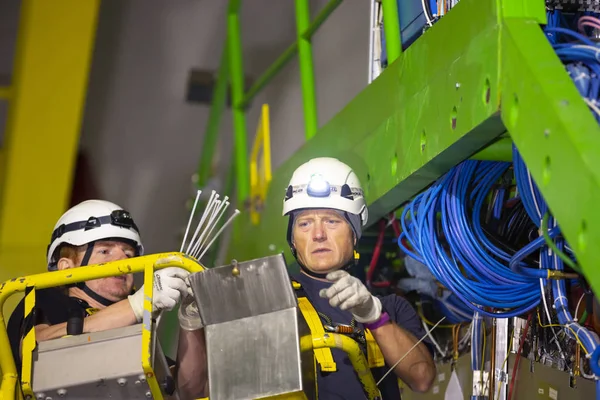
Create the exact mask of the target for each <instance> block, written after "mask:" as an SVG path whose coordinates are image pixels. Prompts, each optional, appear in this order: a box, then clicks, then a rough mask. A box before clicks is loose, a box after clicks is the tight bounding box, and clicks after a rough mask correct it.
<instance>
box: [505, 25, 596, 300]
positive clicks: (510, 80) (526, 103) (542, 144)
mask: <svg viewBox="0 0 600 400" xmlns="http://www.w3.org/2000/svg"><path fill="white" fill-rule="evenodd" d="M503 32H505V35H504V36H503V43H504V45H503V48H502V58H503V64H502V68H503V74H502V76H503V80H502V86H503V92H502V104H503V107H502V120H503V121H504V123H505V124H506V126H507V128H508V129H509V132H510V134H511V137H512V139H513V141H514V142H515V144H516V146H517V148H518V149H519V151H520V153H521V154H522V156H523V158H524V160H525V162H526V164H527V166H528V168H529V169H530V171H531V174H532V176H533V178H534V180H535V181H536V182H537V183H538V186H539V188H540V191H541V193H542V194H543V196H544V198H545V199H546V201H547V202H548V205H549V207H550V209H551V210H552V213H553V214H554V215H555V216H556V218H557V220H558V222H559V223H560V227H561V230H562V232H563V233H564V235H565V238H566V239H567V240H568V241H569V243H570V245H571V247H572V248H573V250H574V251H575V254H576V256H577V260H578V261H579V263H580V264H581V266H582V268H583V271H584V274H585V276H586V278H587V279H588V281H589V282H590V284H591V286H592V288H593V289H594V291H595V293H596V294H599V293H600V274H598V268H597V267H598V258H597V256H598V251H597V248H596V245H597V244H598V243H600V213H598V204H600V127H599V126H598V123H597V122H596V120H595V119H594V117H593V116H592V113H591V112H590V111H589V109H588V107H587V105H586V104H585V103H584V101H583V99H582V98H581V95H580V94H579V92H578V91H577V89H576V87H575V85H574V84H573V82H572V81H571V78H570V77H569V76H568V74H567V73H566V72H565V69H564V67H563V65H562V63H560V61H559V60H558V58H557V57H556V55H555V53H554V51H553V49H552V48H551V46H550V44H549V43H548V41H547V40H546V38H545V37H544V35H543V33H542V32H541V30H540V28H539V26H538V25H537V24H535V23H531V22H530V21H527V20H522V19H516V18H515V19H507V20H505V21H504V24H503Z"/></svg>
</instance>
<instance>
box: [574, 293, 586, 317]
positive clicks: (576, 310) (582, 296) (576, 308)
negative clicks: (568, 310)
mask: <svg viewBox="0 0 600 400" xmlns="http://www.w3.org/2000/svg"><path fill="white" fill-rule="evenodd" d="M584 297H585V293H582V294H581V297H580V298H579V301H578V302H577V306H576V307H575V315H574V316H573V318H577V315H578V314H579V306H580V305H581V301H582V300H583V298H584Z"/></svg>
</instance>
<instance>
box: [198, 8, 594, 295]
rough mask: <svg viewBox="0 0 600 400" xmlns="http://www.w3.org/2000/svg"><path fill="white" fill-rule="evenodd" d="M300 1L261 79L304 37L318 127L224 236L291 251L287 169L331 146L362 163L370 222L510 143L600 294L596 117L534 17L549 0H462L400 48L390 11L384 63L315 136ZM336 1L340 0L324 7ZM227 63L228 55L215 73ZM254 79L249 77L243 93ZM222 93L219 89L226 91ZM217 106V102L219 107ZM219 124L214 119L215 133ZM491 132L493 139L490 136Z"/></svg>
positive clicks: (308, 111)
mask: <svg viewBox="0 0 600 400" xmlns="http://www.w3.org/2000/svg"><path fill="white" fill-rule="evenodd" d="M306 3H307V1H306V0H296V4H297V11H298V42H297V43H296V44H294V45H293V46H292V47H290V49H289V50H288V51H286V52H285V53H284V54H283V55H282V56H281V58H280V59H279V60H278V61H276V63H275V64H274V65H273V67H271V68H270V69H269V70H268V71H267V73H266V74H265V77H263V78H261V79H259V80H258V82H259V83H260V87H258V89H260V88H261V87H262V86H264V85H265V84H266V83H267V82H268V81H269V79H270V77H271V75H272V74H274V73H276V72H277V71H278V70H279V69H280V68H281V66H282V65H283V64H284V63H285V62H286V61H288V60H289V59H291V57H292V55H293V54H294V53H295V52H296V49H297V50H298V54H299V56H300V63H301V68H300V70H301V76H302V89H303V95H304V113H305V117H306V121H307V123H306V136H307V138H310V140H309V141H307V142H306V144H305V145H304V146H303V147H302V148H300V149H299V150H298V151H297V152H296V153H295V154H294V155H293V156H292V157H291V158H290V159H288V160H287V161H286V162H285V163H284V164H283V165H282V166H281V167H279V168H278V169H277V170H276V171H274V174H273V180H272V182H271V185H270V188H269V192H268V195H267V199H266V203H265V208H264V209H265V211H263V214H262V216H261V222H260V224H259V225H256V226H255V225H253V224H252V223H251V222H250V218H249V216H247V215H242V216H241V217H240V221H238V224H237V227H236V231H237V232H236V235H234V237H233V240H232V242H231V243H230V244H229V253H230V255H231V256H234V257H235V258H236V259H250V258H255V257H263V256H265V255H267V254H273V253H277V252H281V251H286V252H287V251H288V249H287V243H286V239H285V229H286V219H285V218H283V217H282V216H281V213H280V210H281V204H282V197H283V193H284V189H285V188H286V186H287V183H288V180H289V178H290V176H291V174H292V172H293V170H294V169H295V168H296V167H297V166H299V165H300V164H302V163H303V162H305V161H306V160H308V159H310V158H312V157H317V156H333V157H337V158H339V159H340V160H342V161H344V162H346V163H348V164H349V165H351V166H352V167H353V168H354V169H355V171H356V172H357V174H358V176H359V178H360V179H361V182H362V184H363V187H364V188H365V190H366V196H367V200H368V201H369V215H370V217H369V223H370V224H371V225H372V224H375V223H376V222H377V221H378V219H380V218H382V217H385V216H386V215H388V214H389V213H391V212H393V211H394V210H396V209H397V208H398V207H400V206H401V205H402V204H403V203H404V202H406V201H407V200H409V199H411V198H412V197H413V196H415V195H416V194H417V193H419V192H420V191H421V190H423V189H424V188H425V187H427V186H428V185H429V184H430V183H432V182H433V181H434V180H436V179H437V178H438V177H440V176H441V175H442V174H444V173H445V172H447V171H448V170H449V169H450V168H451V167H453V166H454V165H456V164H457V163H459V162H460V161H462V160H465V159H467V158H469V157H473V156H474V155H475V154H476V153H479V152H480V151H482V150H483V151H482V152H481V153H479V154H478V155H477V156H475V157H476V158H486V157H489V158H488V159H505V158H506V157H507V156H506V154H509V153H508V152H507V150H508V151H509V150H510V145H511V143H512V142H514V143H515V144H516V146H517V147H518V149H519V151H520V152H521V154H522V156H523V158H524V160H525V161H526V163H527V165H528V167H529V169H530V170H531V173H532V175H533V177H534V179H535V180H536V182H538V184H539V186H540V190H541V192H542V194H543V195H544V197H545V199H546V200H547V202H548V204H549V206H550V208H551V210H552V213H553V214H554V215H555V216H556V218H557V220H558V221H559V222H560V224H561V229H562V231H563V233H564V235H565V237H566V239H567V240H568V241H569V242H570V243H571V245H572V247H573V249H574V251H575V252H576V254H577V259H578V260H579V261H580V263H581V265H582V267H583V271H584V273H585V275H586V277H587V279H588V280H589V282H590V284H591V285H592V287H593V288H594V290H595V292H596V293H600V274H595V263H597V262H598V257H596V253H595V246H594V245H595V243H599V242H600V213H597V212H595V206H596V205H597V204H600V168H598V162H599V160H600V127H599V126H598V124H597V123H596V121H595V120H594V118H593V116H592V114H591V112H590V111H589V110H588V107H587V105H586V104H585V103H584V101H583V100H582V98H581V96H580V95H579V93H578V91H577V89H576V87H575V85H574V84H573V82H572V80H571V78H570V77H569V76H568V74H567V73H566V72H565V69H564V66H563V64H562V63H561V61H560V60H559V59H558V57H557V56H556V54H555V52H554V51H553V49H552V47H551V45H550V44H549V42H548V41H547V39H546V37H545V36H544V33H543V32H542V30H541V28H540V24H544V23H545V18H546V17H545V7H544V1H543V0H528V1H523V0H461V1H460V3H458V5H457V6H455V7H454V8H453V9H452V10H451V12H450V13H448V15H447V16H445V17H444V18H442V19H441V20H440V21H439V22H437V23H436V24H435V25H434V26H433V27H432V28H430V29H428V30H427V31H426V32H425V33H424V34H423V35H422V36H421V37H420V38H419V39H418V40H417V41H416V42H415V43H414V44H412V45H411V46H410V47H409V48H408V49H407V50H406V51H404V52H402V50H401V46H400V40H399V39H400V36H399V28H398V26H397V23H396V24H395V25H394V23H392V22H390V23H389V25H387V26H386V28H388V29H386V43H387V46H388V54H389V56H390V63H389V66H388V67H387V68H386V69H385V70H384V71H383V73H382V74H381V75H380V76H379V77H378V78H377V79H376V80H374V81H373V82H372V83H371V84H370V85H368V86H367V87H366V88H365V89H364V90H363V91H362V92H361V93H360V94H359V95H358V96H357V97H356V98H355V99H354V100H352V101H351V102H350V103H349V104H348V105H347V106H346V107H345V108H344V109H343V110H342V111H340V112H339V113H338V114H337V115H336V116H335V117H334V118H333V119H332V120H331V121H329V122H328V123H326V124H325V125H324V126H322V127H321V128H320V129H318V131H317V133H316V135H315V136H314V137H312V138H311V136H312V129H315V126H316V124H317V122H316V107H315V99H314V89H313V88H312V87H311V85H312V84H313V77H312V60H311V57H310V40H309V39H310V34H309V33H311V32H314V29H315V28H311V26H310V24H309V23H308V21H307V20H306V18H307V16H306V13H307V8H306V7H307V5H306ZM232 4H233V5H232V6H231V8H230V15H229V19H228V24H229V30H228V33H229V36H228V43H229V45H228V46H227V49H228V50H229V52H230V53H229V56H228V57H229V58H228V61H229V67H230V79H231V83H232V86H233V98H234V104H237V105H236V106H235V107H236V108H235V110H234V121H235V130H236V133H235V138H236V143H235V147H236V149H237V150H236V158H235V160H236V180H237V185H238V198H239V199H240V200H244V199H245V198H246V197H247V194H248V183H247V179H248V177H247V175H248V172H247V165H246V164H247V161H246V158H247V155H246V132H245V121H244V114H243V106H245V105H247V104H248V101H247V100H246V101H244V100H243V99H245V97H244V96H243V95H242V94H243V93H242V92H243V88H242V87H241V85H242V80H241V79H240V78H241V76H242V70H241V56H240V53H239V51H240V45H239V28H238V24H239V17H238V14H237V13H238V10H239V2H235V1H234V2H232ZM337 4H339V1H332V2H331V3H330V5H329V6H328V7H326V10H324V11H323V13H329V12H331V11H332V10H333V9H334V8H335V6H336V5H337ZM383 7H384V8H383V9H384V14H387V17H386V18H385V21H386V22H387V21H388V20H389V21H397V20H398V18H397V7H396V3H395V1H383ZM321 22H322V21H321V20H319V21H315V22H313V26H314V25H316V24H317V23H321ZM307 26H308V28H307ZM302 31H304V32H305V33H304V34H303V33H302ZM306 32H308V33H306ZM236 52H237V54H236ZM227 68H228V67H227V62H224V63H223V64H222V67H221V73H222V74H225V73H226V72H223V71H227ZM256 92H257V90H252V89H251V90H250V92H249V94H247V96H248V95H250V94H251V95H254V94H256ZM221 97H223V98H224V96H216V98H217V99H220V100H221V101H222V102H223V103H224V100H223V99H221ZM222 108H223V107H222V105H221V107H220V108H219V104H215V107H213V110H212V111H213V112H214V113H218V112H219V110H222ZM216 119H217V120H218V118H216ZM217 128H218V126H217V127H216V128H215V124H214V119H213V124H212V125H210V126H209V130H208V133H209V134H208V135H207V141H208V143H210V136H211V134H216V130H217ZM494 143H496V147H497V148H498V149H500V150H499V152H496V151H492V150H491V149H490V148H489V146H490V145H492V144H494ZM204 150H205V152H208V150H209V149H204ZM499 153H502V154H500V155H499ZM508 157H509V156H508ZM203 161H205V160H203ZM596 228H598V229H596Z"/></svg>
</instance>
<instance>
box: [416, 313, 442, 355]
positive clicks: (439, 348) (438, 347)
mask: <svg viewBox="0 0 600 400" xmlns="http://www.w3.org/2000/svg"><path fill="white" fill-rule="evenodd" d="M421 324H423V329H425V333H426V334H427V336H428V337H429V340H431V343H433V345H434V346H435V348H436V349H437V351H439V353H440V354H441V355H442V357H446V352H445V351H443V350H442V348H441V347H440V345H439V343H438V342H437V341H436V340H435V339H434V338H433V335H432V334H431V331H430V330H429V328H427V324H426V323H425V321H423V320H421Z"/></svg>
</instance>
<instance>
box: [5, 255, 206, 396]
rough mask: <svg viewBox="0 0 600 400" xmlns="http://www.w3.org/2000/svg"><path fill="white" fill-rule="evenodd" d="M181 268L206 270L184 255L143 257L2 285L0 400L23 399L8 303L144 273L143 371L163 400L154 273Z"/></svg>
mask: <svg viewBox="0 0 600 400" xmlns="http://www.w3.org/2000/svg"><path fill="white" fill-rule="evenodd" d="M167 267H179V268H183V269H185V270H186V271H188V272H190V273H194V272H199V271H203V270H204V267H203V266H202V265H200V264H199V263H198V262H197V261H196V260H195V259H193V258H190V257H189V256H187V255H185V254H183V253H159V254H151V255H147V256H143V257H136V258H130V259H126V260H121V261H114V262H110V263H106V264H101V265H90V266H86V267H80V268H73V269H69V270H63V271H53V272H45V273H41V274H36V275H29V276H24V277H18V278H15V279H11V280H9V281H7V282H4V283H2V284H0V369H1V370H2V384H1V386H0V400H15V399H18V398H20V392H21V391H20V390H19V391H17V390H16V386H17V384H18V381H19V379H18V378H19V376H18V373H17V368H16V365H15V360H14V359H13V355H12V350H11V346H10V341H9V338H8V333H7V331H6V322H5V319H4V314H3V313H2V310H3V306H4V303H5V302H6V300H7V299H8V298H9V297H10V296H12V295H14V294H16V293H22V292H25V291H26V290H29V289H30V288H33V289H34V290H35V289H47V288H51V287H57V286H63V285H69V284H74V283H79V282H84V281H88V280H92V279H100V278H107V277H111V276H119V275H126V274H133V273H138V272H144V273H145V277H144V294H145V299H144V319H143V324H142V329H143V330H142V367H143V369H144V371H145V372H146V379H147V382H148V384H149V386H150V390H151V392H152V395H153V398H154V399H159V400H160V399H162V394H161V393H160V389H159V386H158V382H157V381H156V377H155V376H154V373H153V371H152V365H151V363H150V360H151V359H152V358H151V343H152V321H151V312H152V288H153V278H154V274H153V272H154V270H157V269H162V268H167Z"/></svg>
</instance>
